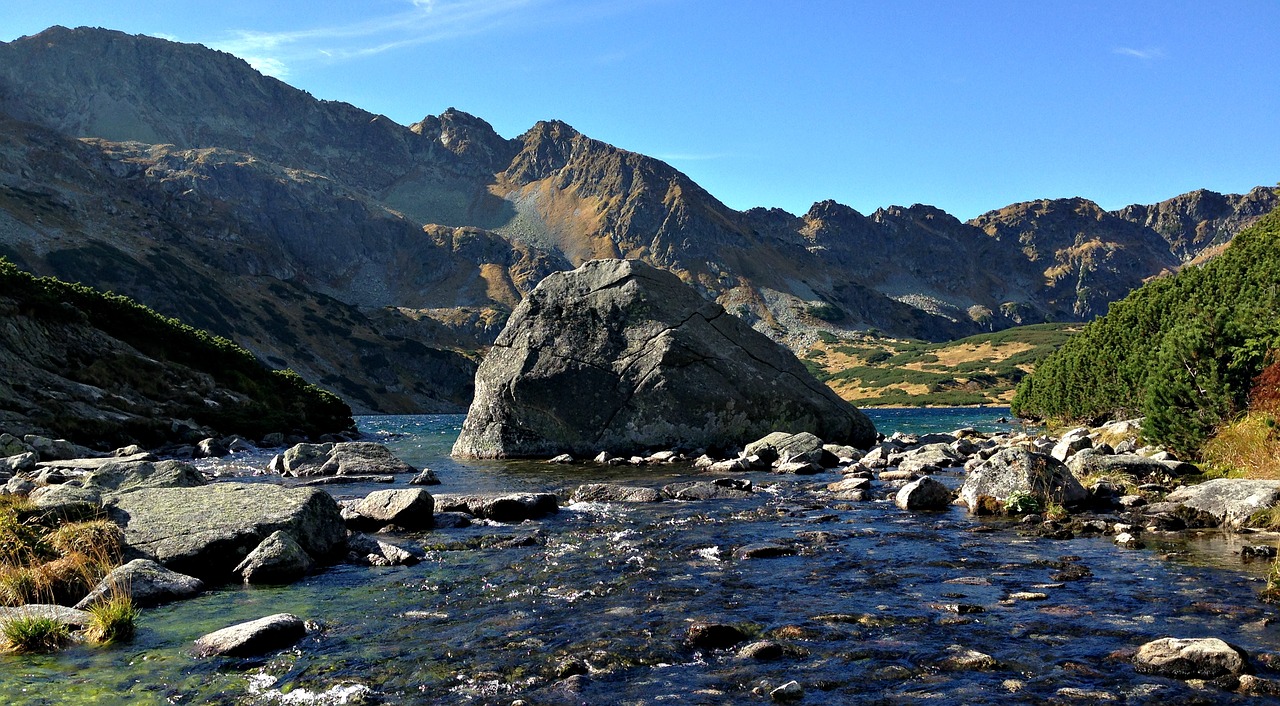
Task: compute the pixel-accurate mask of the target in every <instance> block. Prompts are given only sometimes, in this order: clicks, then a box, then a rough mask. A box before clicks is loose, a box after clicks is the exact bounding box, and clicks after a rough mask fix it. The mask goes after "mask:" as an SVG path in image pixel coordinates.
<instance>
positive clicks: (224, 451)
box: [193, 438, 231, 458]
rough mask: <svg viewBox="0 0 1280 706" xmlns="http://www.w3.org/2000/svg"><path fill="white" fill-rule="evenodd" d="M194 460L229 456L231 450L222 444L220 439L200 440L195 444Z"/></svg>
mask: <svg viewBox="0 0 1280 706" xmlns="http://www.w3.org/2000/svg"><path fill="white" fill-rule="evenodd" d="M193 455H194V456H195V457H196V458H222V457H223V456H230V455H231V449H229V448H227V445H226V444H224V443H222V441H221V440H220V439H212V438H210V439H202V440H201V441H200V442H199V443H197V444H196V450H195V453H194V454H193Z"/></svg>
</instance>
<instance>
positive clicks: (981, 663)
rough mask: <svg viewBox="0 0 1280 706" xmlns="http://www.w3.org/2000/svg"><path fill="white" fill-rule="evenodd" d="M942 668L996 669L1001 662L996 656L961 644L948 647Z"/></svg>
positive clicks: (967, 670) (962, 669)
mask: <svg viewBox="0 0 1280 706" xmlns="http://www.w3.org/2000/svg"><path fill="white" fill-rule="evenodd" d="M941 666H942V668H943V669H947V670H950V671H960V672H971V671H978V670H983V669H996V668H997V667H999V666H1000V663H999V662H998V661H996V658H995V657H992V656H991V655H989V654H984V653H982V652H979V651H977V650H971V649H968V648H966V647H963V646H961V645H951V646H950V647H948V648H947V657H946V659H944V660H942V665H941Z"/></svg>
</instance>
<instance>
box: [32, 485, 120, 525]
mask: <svg viewBox="0 0 1280 706" xmlns="http://www.w3.org/2000/svg"><path fill="white" fill-rule="evenodd" d="M29 497H30V499H31V501H32V502H33V503H35V506H36V507H37V508H39V509H40V510H41V511H42V512H43V513H44V514H45V515H49V516H53V517H57V518H59V519H62V520H68V521H72V522H76V521H80V520H87V519H90V518H92V517H94V516H95V515H97V514H98V513H99V512H101V510H102V494H101V493H99V492H98V491H96V490H89V489H85V488H78V487H76V486H74V485H46V486H44V487H42V488H36V489H35V490H32V491H31V495H30V496H29Z"/></svg>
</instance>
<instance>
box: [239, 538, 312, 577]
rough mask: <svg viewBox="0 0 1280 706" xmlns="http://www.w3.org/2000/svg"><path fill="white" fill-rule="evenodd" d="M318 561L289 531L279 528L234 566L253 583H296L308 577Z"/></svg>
mask: <svg viewBox="0 0 1280 706" xmlns="http://www.w3.org/2000/svg"><path fill="white" fill-rule="evenodd" d="M315 565H316V563H315V561H314V560H313V559H312V558H311V557H310V555H308V554H307V552H306V550H305V549H303V548H302V545H300V544H298V542H297V540H295V539H294V538H293V537H290V536H289V533H288V532H282V531H280V530H276V531H275V532H272V533H271V534H270V535H268V536H267V538H266V539H264V540H262V542H261V543H260V544H259V545H258V546H257V547H256V548H254V550H253V551H251V552H249V556H246V557H245V558H244V561H242V562H240V563H239V565H237V566H236V568H235V569H234V571H235V573H237V574H240V576H241V577H242V578H244V582H245V583H251V584H286V583H293V582H294V581H297V580H298V579H300V578H302V577H303V576H306V575H307V574H308V573H309V572H310V571H311V570H312V569H313V568H315Z"/></svg>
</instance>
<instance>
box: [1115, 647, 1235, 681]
mask: <svg viewBox="0 0 1280 706" xmlns="http://www.w3.org/2000/svg"><path fill="white" fill-rule="evenodd" d="M1247 659H1248V657H1247V655H1246V654H1245V653H1244V651H1243V650H1241V649H1240V648H1238V647H1233V646H1232V645H1229V644H1227V643H1226V642H1223V641H1222V640H1220V639H1218V638H1216V637H1206V638H1174V637H1165V638H1161V639H1159V640H1153V641H1151V642H1148V643H1146V644H1144V645H1142V646H1141V647H1139V648H1138V652H1137V654H1135V655H1134V656H1133V667H1134V669H1136V670H1137V671H1138V672H1139V673H1141V674H1157V675H1160V676H1164V677H1174V678H1176V679H1220V678H1222V677H1238V676H1240V675H1241V674H1244V673H1245V672H1246V671H1249V669H1248V661H1247Z"/></svg>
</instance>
